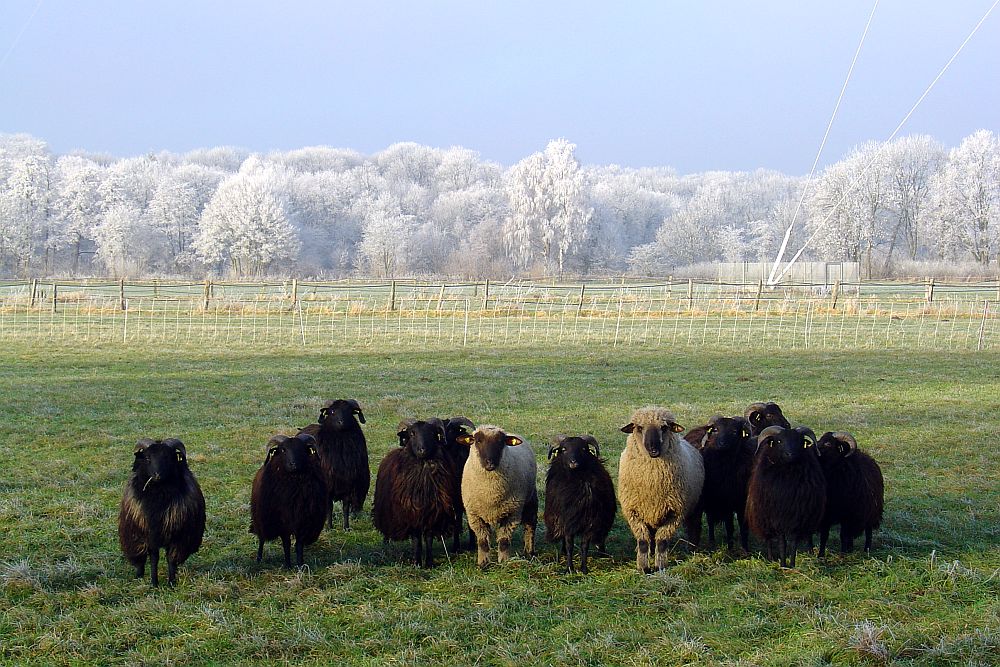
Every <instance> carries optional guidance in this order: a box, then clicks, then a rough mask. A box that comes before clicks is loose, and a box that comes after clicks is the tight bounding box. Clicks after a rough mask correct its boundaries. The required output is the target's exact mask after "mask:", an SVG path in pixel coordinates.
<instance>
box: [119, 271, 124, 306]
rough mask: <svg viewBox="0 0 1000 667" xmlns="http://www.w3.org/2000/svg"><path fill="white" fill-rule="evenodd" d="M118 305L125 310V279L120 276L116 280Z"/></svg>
mask: <svg viewBox="0 0 1000 667" xmlns="http://www.w3.org/2000/svg"><path fill="white" fill-rule="evenodd" d="M118 306H119V308H121V310H125V279H124V278H122V279H121V280H119V281H118Z"/></svg>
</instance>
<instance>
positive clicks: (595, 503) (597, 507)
mask: <svg viewBox="0 0 1000 667" xmlns="http://www.w3.org/2000/svg"><path fill="white" fill-rule="evenodd" d="M616 508H617V503H616V501H615V487H614V484H613V483H612V481H611V475H609V474H608V471H607V469H606V468H605V467H604V460H603V459H601V449H600V446H599V445H598V444H597V440H596V439H595V438H594V436H592V435H582V436H579V437H562V438H560V439H559V440H558V441H557V442H556V443H555V444H554V445H552V446H551V447H549V469H548V471H547V472H546V474H545V513H544V514H543V519H544V520H545V536H546V539H548V541H550V542H560V541H561V544H562V547H561V549H560V551H561V552H565V554H566V564H567V568H568V569H569V571H570V572H574V571H575V570H574V566H573V556H574V553H573V552H574V548H575V545H574V542H575V538H576V537H577V536H579V537H580V571H581V572H583V573H584V574H587V572H588V568H587V555H588V553H589V552H590V545H591V543H594V544H598V545H603V544H604V540H605V539H607V536H608V533H609V532H611V526H612V525H613V524H614V521H615V511H616Z"/></svg>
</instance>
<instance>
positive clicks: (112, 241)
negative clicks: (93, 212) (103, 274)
mask: <svg viewBox="0 0 1000 667" xmlns="http://www.w3.org/2000/svg"><path fill="white" fill-rule="evenodd" d="M93 233H94V243H95V244H96V247H97V259H98V260H99V261H100V262H101V263H102V264H104V266H106V267H107V269H108V271H109V272H110V273H111V275H112V276H115V277H116V278H117V277H125V276H130V277H134V276H140V275H142V273H143V272H144V271H145V270H146V268H147V266H148V265H149V261H150V259H151V258H153V257H155V256H156V253H157V251H158V248H157V245H156V242H155V239H154V234H153V230H152V229H150V227H149V226H148V225H146V224H145V223H144V221H143V215H142V211H141V210H139V208H138V207H137V206H135V205H134V204H132V203H130V202H122V203H119V204H115V205H113V206H111V207H110V208H109V209H107V210H106V211H105V212H104V213H103V214H102V215H101V217H100V220H99V222H98V223H97V225H95V227H94V230H93Z"/></svg>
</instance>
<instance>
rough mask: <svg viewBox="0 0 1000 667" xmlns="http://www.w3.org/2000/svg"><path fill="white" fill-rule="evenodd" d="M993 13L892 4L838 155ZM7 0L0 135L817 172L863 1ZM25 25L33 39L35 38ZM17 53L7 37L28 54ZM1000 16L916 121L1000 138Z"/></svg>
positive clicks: (874, 127) (95, 145)
mask: <svg viewBox="0 0 1000 667" xmlns="http://www.w3.org/2000/svg"><path fill="white" fill-rule="evenodd" d="M992 2H993V0H954V1H946V0H942V1H940V2H928V1H926V0H920V1H913V2H904V1H901V0H882V1H881V3H880V4H879V7H878V10H877V12H876V14H875V19H874V21H873V23H872V27H871V30H870V32H869V35H868V38H867V41H866V43H865V47H864V50H863V51H862V54H861V57H860V59H859V61H858V64H857V68H856V70H855V74H854V78H853V79H852V82H851V85H850V87H849V88H848V91H847V95H846V97H845V100H844V103H843V106H842V108H841V113H840V116H839V117H838V120H837V122H836V124H835V126H834V130H833V132H832V134H831V138H830V143H829V145H828V147H827V150H826V152H825V153H824V160H823V161H824V162H832V161H835V160H837V159H839V158H840V157H842V156H843V154H844V153H845V152H846V151H847V150H849V148H850V147H851V146H852V145H855V144H857V143H860V142H862V141H865V140H869V139H884V138H886V137H887V136H888V134H889V133H890V132H891V131H892V129H893V128H894V127H895V126H896V124H897V123H898V122H899V121H900V120H901V119H902V118H903V116H904V115H905V113H906V111H907V110H908V109H909V108H910V106H911V105H912V104H913V103H914V102H915V101H916V99H917V98H918V97H919V95H920V93H921V92H922V91H923V90H924V88H925V87H926V86H927V85H928V84H929V83H930V82H931V80H932V79H933V78H934V76H935V75H936V74H937V72H938V70H939V69H940V68H941V66H942V65H944V63H945V62H946V61H947V60H948V58H950V57H951V55H952V54H953V53H954V51H955V50H956V49H957V48H958V46H959V44H961V42H962V40H964V39H965V37H966V36H967V35H968V33H969V31H970V30H971V29H972V28H973V26H974V25H975V24H976V22H977V21H978V20H979V19H980V18H981V17H982V15H983V14H984V13H985V12H986V10H987V9H988V8H989V6H990V5H991V4H992ZM37 5H38V2H37V0H0V58H4V54H7V56H6V59H5V60H4V61H3V62H2V64H0V132H8V133H9V132H27V133H30V134H33V135H35V136H37V137H39V138H42V139H45V140H47V141H48V142H49V143H50V145H51V147H52V149H53V150H54V151H57V152H66V151H69V150H72V149H75V148H79V149H84V150H89V151H97V152H109V153H112V154H114V155H135V154H140V153H144V152H148V151H158V150H161V149H167V150H171V151H186V150H189V149H192V148H197V147H207V146H218V145H235V146H241V147H244V148H248V149H251V150H255V151H268V150H272V149H289V148H297V147H301V146H307V145H316V144H326V145H332V146H341V147H350V148H355V149H357V150H359V151H362V152H365V153H371V152H374V151H377V150H380V149H382V148H384V147H385V146H387V145H389V144H391V143H394V142H397V141H416V142H419V143H423V144H428V145H432V146H440V147H446V146H452V145H462V146H466V147H468V148H471V149H473V150H477V151H479V152H480V153H481V154H482V156H483V157H484V158H488V159H493V160H497V161H500V162H502V163H504V164H511V163H513V162H516V161H517V160H518V159H520V158H522V157H525V156H527V155H528V154H530V153H531V152H533V151H536V150H540V149H541V148H542V147H543V146H544V145H545V143H546V141H548V140H549V139H552V138H556V137H566V138H567V139H569V140H571V141H573V142H575V143H576V144H577V145H578V151H577V155H578V157H579V158H580V159H581V160H582V161H583V162H584V163H587V164H611V163H617V164H622V165H627V166H649V165H663V166H673V167H675V168H676V169H678V170H679V171H680V172H682V173H688V172H694V171H704V170H710V169H733V170H735V169H741V170H742V169H754V168H757V167H765V168H773V169H779V170H781V171H785V172H787V173H791V174H801V173H805V172H807V171H808V169H809V166H810V164H811V163H812V159H813V157H814V155H815V152H816V149H817V147H818V146H819V141H820V139H821V137H822V134H823V131H824V129H825V127H826V123H827V120H828V118H829V115H830V112H831V111H832V109H833V105H834V103H835V101H836V98H837V94H838V92H839V91H840V86H841V84H842V83H843V79H844V75H845V74H846V72H847V68H848V66H849V64H850V60H851V57H852V56H853V54H854V50H855V48H856V47H857V43H858V39H859V38H860V36H861V32H862V30H863V28H864V25H865V22H866V21H867V18H868V15H869V13H870V11H871V8H872V2H871V1H870V0H864V1H856V0H843V1H840V2H811V1H794V0H774V1H770V0H761V1H759V2H746V1H735V0H734V1H726V2H723V1H718V2H698V1H697V0H688V1H686V2H623V3H611V2H606V1H605V2H581V1H579V0H578V1H575V2H542V1H541V0H538V1H535V2H520V1H514V2H512V1H509V0H508V1H503V2H475V1H471V0H470V1H466V2H357V1H355V2H322V1H314V2H295V1H294V0H290V1H288V2H280V3H279V2H274V1H273V0H269V1H242V2H211V1H209V0H193V1H189V0H183V1H178V0H169V1H167V2H163V1H160V2H149V1H139V0H135V1H128V2H126V1H123V2H110V1H108V2H101V1H97V0H79V1H72V0H62V1H59V0H43V2H42V3H41V5H40V6H39V7H38V9H37V13H36V14H35V15H34V17H33V18H32V19H31V20H30V22H29V20H28V19H29V17H30V16H31V15H32V12H33V11H35V8H36V6H37ZM22 30H23V32H22ZM18 34H20V39H19V40H17V43H16V45H14V48H13V49H10V47H11V45H12V44H14V43H15V40H16V39H17V36H18ZM998 71H1000V8H998V9H997V10H996V11H995V12H994V13H993V14H992V15H991V16H990V18H989V19H987V21H986V23H985V24H984V25H983V27H982V28H981V29H980V31H979V33H978V34H977V35H976V36H975V37H974V38H973V40H972V41H971V42H970V43H969V45H968V46H967V47H966V49H965V50H964V51H963V52H962V54H961V55H960V56H959V58H958V59H957V60H956V61H955V63H954V64H953V65H952V67H951V69H950V70H949V71H948V73H947V74H945V76H944V78H943V79H942V80H941V82H940V83H939V84H938V85H937V86H936V87H935V89H934V90H933V91H932V93H931V95H930V96H929V97H928V98H927V99H926V100H925V102H924V103H923V105H922V106H921V108H920V109H919V110H918V111H917V113H916V114H915V115H914V116H913V118H912V119H911V121H910V122H909V123H908V124H907V126H906V128H905V129H904V134H915V133H928V134H931V135H933V136H935V137H936V138H938V139H940V140H941V141H943V142H944V143H946V144H947V145H950V146H952V145H956V144H957V143H958V142H959V141H960V140H961V138H962V137H964V136H966V135H968V134H970V133H972V132H973V131H975V130H976V129H979V128H988V129H991V130H994V131H1000V73H998Z"/></svg>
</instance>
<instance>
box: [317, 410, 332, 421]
mask: <svg viewBox="0 0 1000 667" xmlns="http://www.w3.org/2000/svg"><path fill="white" fill-rule="evenodd" d="M329 414H330V408H325V407H324V408H320V411H319V417H317V418H316V423H317V424H322V423H323V422H325V421H326V417H327V415H329Z"/></svg>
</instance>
